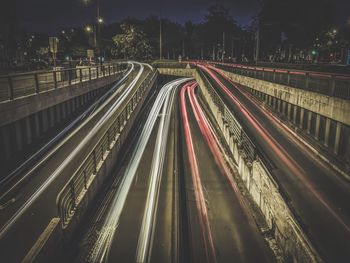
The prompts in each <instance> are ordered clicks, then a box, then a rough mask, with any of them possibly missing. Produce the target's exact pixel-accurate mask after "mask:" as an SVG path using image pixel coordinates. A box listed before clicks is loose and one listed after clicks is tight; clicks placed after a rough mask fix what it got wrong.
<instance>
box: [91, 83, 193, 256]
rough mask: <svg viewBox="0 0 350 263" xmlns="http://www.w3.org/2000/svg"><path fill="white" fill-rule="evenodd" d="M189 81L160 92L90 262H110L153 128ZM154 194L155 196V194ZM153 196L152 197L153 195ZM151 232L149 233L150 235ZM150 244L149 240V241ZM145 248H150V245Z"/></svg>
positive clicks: (112, 203)
mask: <svg viewBox="0 0 350 263" xmlns="http://www.w3.org/2000/svg"><path fill="white" fill-rule="evenodd" d="M188 80H189V79H180V80H176V81H173V82H170V83H168V84H166V85H165V86H163V87H162V89H161V90H160V92H159V94H158V96H157V98H156V100H155V103H154V105H153V106H152V108H151V111H150V113H149V116H148V118H147V120H146V123H145V126H144V128H143V129H142V132H141V135H140V137H139V140H138V141H137V143H136V145H135V147H134V149H133V152H132V155H131V158H130V161H129V163H128V166H127V167H126V170H125V173H124V175H123V178H122V179H121V182H120V185H119V187H118V190H117V191H116V193H115V195H114V197H113V199H112V202H111V205H110V209H109V210H108V213H107V214H106V216H105V219H104V222H103V225H102V228H101V231H100V233H99V237H98V239H97V240H96V241H95V243H94V245H93V248H92V252H91V253H90V255H89V258H88V260H87V261H88V262H106V261H108V256H109V252H110V248H111V244H112V241H113V237H114V234H115V230H116V229H117V227H118V225H119V219H120V215H121V213H122V211H123V208H124V205H125V202H126V198H127V195H128V193H129V190H130V187H131V185H132V182H133V180H134V177H135V174H136V171H137V168H138V165H139V163H140V161H141V158H142V155H143V153H144V151H145V148H146V145H147V143H148V140H149V138H150V136H151V133H152V130H153V127H154V125H155V123H156V121H157V118H158V116H159V113H160V111H161V109H162V107H163V104H164V102H165V101H166V100H167V98H168V97H169V94H170V93H169V92H170V91H171V90H172V89H173V88H174V87H176V86H178V85H180V83H183V82H185V81H188ZM153 194H155V193H154V192H153ZM153 194H152V195H153ZM147 221H148V223H151V220H147ZM149 232H150V231H148V233H149ZM147 242H149V239H147ZM145 247H149V244H148V245H146V246H145Z"/></svg>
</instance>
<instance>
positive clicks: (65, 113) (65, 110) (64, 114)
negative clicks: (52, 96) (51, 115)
mask: <svg viewBox="0 0 350 263" xmlns="http://www.w3.org/2000/svg"><path fill="white" fill-rule="evenodd" d="M60 105H61V109H62V119H65V118H66V117H67V104H66V102H63V103H61V104H60Z"/></svg>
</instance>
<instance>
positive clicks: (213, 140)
mask: <svg viewBox="0 0 350 263" xmlns="http://www.w3.org/2000/svg"><path fill="white" fill-rule="evenodd" d="M197 86H198V84H197V85H192V86H191V87H189V88H188V89H187V92H188V97H189V100H190V103H191V106H192V109H193V113H194V116H195V118H196V121H197V123H198V126H199V128H200V130H201V133H202V135H203V137H204V139H205V141H206V142H207V145H208V146H209V148H210V150H211V152H212V154H213V156H214V159H215V162H216V164H217V165H218V167H219V169H220V171H221V174H223V175H224V176H225V177H226V179H227V181H228V183H229V186H230V187H231V189H232V191H233V192H234V194H235V195H236V197H237V199H238V200H239V203H240V206H241V208H242V209H243V210H244V212H245V214H246V215H248V214H249V212H248V209H247V207H246V205H245V204H244V201H243V199H242V196H241V193H240V191H239V189H238V187H237V184H236V183H235V181H234V180H233V177H232V175H231V172H230V169H229V168H228V167H227V165H226V162H225V160H224V157H223V153H222V151H221V150H220V148H219V145H218V141H219V140H218V138H217V137H216V135H215V132H214V130H213V128H212V127H211V125H210V123H209V121H208V119H207V118H206V116H205V114H204V112H203V110H202V108H201V107H200V105H199V103H198V100H197V96H196V95H195V89H196V88H197ZM249 218H250V217H249Z"/></svg>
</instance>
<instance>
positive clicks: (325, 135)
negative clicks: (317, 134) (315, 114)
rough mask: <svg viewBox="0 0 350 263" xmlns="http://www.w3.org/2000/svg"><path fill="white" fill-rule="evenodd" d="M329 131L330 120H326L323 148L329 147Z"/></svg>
mask: <svg viewBox="0 0 350 263" xmlns="http://www.w3.org/2000/svg"><path fill="white" fill-rule="evenodd" d="M330 130H331V119H329V118H326V125H325V132H324V146H326V147H328V146H329V132H330Z"/></svg>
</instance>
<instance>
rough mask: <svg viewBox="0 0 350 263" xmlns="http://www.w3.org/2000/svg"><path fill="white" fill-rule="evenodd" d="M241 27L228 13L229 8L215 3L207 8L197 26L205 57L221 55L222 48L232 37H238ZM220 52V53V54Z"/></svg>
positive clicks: (226, 45)
mask: <svg viewBox="0 0 350 263" xmlns="http://www.w3.org/2000/svg"><path fill="white" fill-rule="evenodd" d="M241 31H242V30H241V28H240V27H239V26H238V25H237V23H236V21H235V20H234V19H233V18H232V16H231V15H230V10H229V9H228V8H225V7H224V6H222V5H219V4H216V5H213V6H211V7H209V8H208V13H207V14H206V15H205V17H204V23H202V24H200V25H199V26H198V34H199V40H200V42H202V43H203V44H204V49H205V51H204V52H205V53H206V57H208V56H209V55H210V54H212V55H213V56H214V57H221V56H222V52H223V51H224V49H225V50H226V51H227V50H228V48H224V47H223V45H225V47H228V46H231V45H228V44H229V43H231V42H232V41H233V39H239V38H240V36H241ZM224 40H225V41H224ZM220 52H221V55H220Z"/></svg>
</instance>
